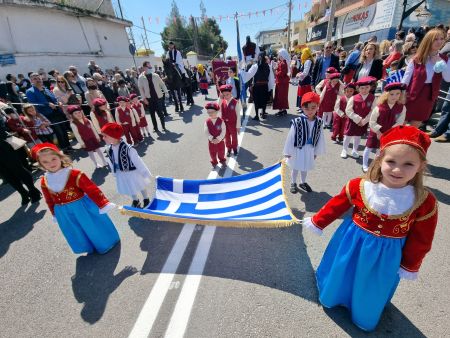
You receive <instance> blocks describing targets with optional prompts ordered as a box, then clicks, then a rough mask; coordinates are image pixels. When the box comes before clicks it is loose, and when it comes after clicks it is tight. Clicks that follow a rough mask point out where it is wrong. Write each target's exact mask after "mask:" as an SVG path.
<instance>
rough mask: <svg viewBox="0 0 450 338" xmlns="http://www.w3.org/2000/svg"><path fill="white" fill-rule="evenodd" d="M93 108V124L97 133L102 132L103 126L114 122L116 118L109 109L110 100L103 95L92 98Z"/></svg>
mask: <svg viewBox="0 0 450 338" xmlns="http://www.w3.org/2000/svg"><path fill="white" fill-rule="evenodd" d="M92 106H93V109H92V111H91V113H90V115H89V116H90V118H91V121H92V124H93V125H94V127H95V130H96V131H97V133H100V130H102V128H103V126H104V125H105V124H107V123H109V122H114V119H113V117H112V115H111V112H110V111H109V107H108V102H106V100H105V99H104V98H103V97H97V98H95V99H93V100H92Z"/></svg>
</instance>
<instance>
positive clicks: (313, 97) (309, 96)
mask: <svg viewBox="0 0 450 338" xmlns="http://www.w3.org/2000/svg"><path fill="white" fill-rule="evenodd" d="M309 102H314V103H317V104H319V103H320V96H319V95H317V94H316V93H314V92H309V93H306V94H305V95H303V96H302V106H303V105H305V104H307V103H309Z"/></svg>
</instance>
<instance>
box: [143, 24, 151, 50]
mask: <svg viewBox="0 0 450 338" xmlns="http://www.w3.org/2000/svg"><path fill="white" fill-rule="evenodd" d="M141 20H142V27H143V28H144V36H145V41H146V42H147V46H146V47H145V48H146V49H148V50H150V43H149V42H148V37H147V28H145V22H144V17H143V16H141Z"/></svg>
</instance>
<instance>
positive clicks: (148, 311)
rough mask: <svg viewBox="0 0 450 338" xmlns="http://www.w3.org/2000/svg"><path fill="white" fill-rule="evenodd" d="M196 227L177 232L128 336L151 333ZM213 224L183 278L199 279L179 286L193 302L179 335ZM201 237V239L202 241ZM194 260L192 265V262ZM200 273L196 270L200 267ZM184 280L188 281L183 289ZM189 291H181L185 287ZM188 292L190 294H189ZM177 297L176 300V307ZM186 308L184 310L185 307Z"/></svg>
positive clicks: (213, 175) (230, 165) (228, 173)
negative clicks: (186, 274)
mask: <svg viewBox="0 0 450 338" xmlns="http://www.w3.org/2000/svg"><path fill="white" fill-rule="evenodd" d="M252 108H253V105H248V109H247V114H246V115H245V120H244V122H243V123H242V126H241V129H240V132H239V136H238V144H239V148H240V145H241V143H242V138H243V137H244V133H245V127H246V126H247V121H248V116H249V115H250V112H251V109H252ZM235 165H236V159H235V158H234V157H231V158H230V159H229V160H228V168H227V169H226V171H225V174H224V177H229V176H231V174H232V173H233V168H234V166H235ZM217 176H218V172H217V171H211V172H210V173H209V175H208V179H213V178H216V177H217ZM195 228H196V226H195V224H189V223H186V224H184V226H183V228H182V230H181V232H180V235H179V236H178V238H177V240H176V242H175V245H174V246H173V248H172V250H171V251H170V254H169V257H167V260H166V263H165V264H164V266H163V268H162V270H161V273H160V274H159V276H158V279H157V280H156V283H155V285H154V286H153V288H152V291H151V292H150V295H149V296H148V298H147V300H146V301H145V303H144V306H143V307H142V310H141V312H140V313H139V316H138V318H137V320H136V323H135V324H134V326H133V329H132V330H131V333H130V335H129V338H146V337H148V335H149V334H150V331H151V330H152V328H153V325H154V323H155V320H156V317H157V316H158V313H159V310H160V309H161V306H162V304H163V302H164V298H165V297H166V295H167V292H168V291H169V289H171V288H173V287H174V284H173V279H174V277H175V273H176V271H177V269H178V266H179V264H180V262H181V259H182V258H183V255H184V252H185V251H186V247H187V245H188V243H189V241H190V239H191V236H192V233H193V231H194V229H195ZM215 229H216V227H214V226H212V227H205V230H204V231H203V233H202V236H201V237H200V242H201V245H200V243H199V245H198V247H197V250H196V252H195V255H194V258H193V261H192V263H191V266H190V268H189V272H188V276H187V278H186V281H187V280H188V278H189V277H192V276H191V271H194V274H197V275H198V276H193V277H197V278H198V281H197V282H196V281H195V278H194V279H189V283H186V282H185V283H184V284H183V288H182V289H181V294H180V298H181V296H182V295H183V299H188V298H192V304H191V306H190V307H189V312H187V313H186V314H185V316H187V318H186V319H183V320H184V322H185V323H186V324H185V325H184V329H183V332H182V334H181V336H182V335H183V334H184V331H185V329H186V326H187V322H188V320H189V316H190V313H191V310H192V305H193V301H194V299H195V296H196V294H197V291H198V285H199V284H200V279H201V273H202V272H203V269H204V267H205V263H206V258H207V257H208V253H209V249H210V247H211V243H212V240H213V237H214V232H215ZM202 240H203V241H202ZM194 262H195V265H194ZM200 270H201V272H199V273H197V272H195V271H200ZM186 284H187V285H188V286H187V288H186V289H185V286H186ZM188 289H189V291H184V290H188ZM188 295H190V296H189V297H188ZM178 303H179V301H177V305H176V308H177V307H178V306H179V305H178ZM186 309H187V308H185V309H184V310H186ZM173 317H174V316H173V315H172V318H171V323H169V328H170V327H171V326H173V324H172V319H173Z"/></svg>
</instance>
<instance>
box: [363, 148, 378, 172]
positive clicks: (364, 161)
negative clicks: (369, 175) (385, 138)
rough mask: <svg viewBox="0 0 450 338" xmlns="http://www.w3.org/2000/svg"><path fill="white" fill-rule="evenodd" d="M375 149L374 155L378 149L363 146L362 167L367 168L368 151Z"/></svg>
mask: <svg viewBox="0 0 450 338" xmlns="http://www.w3.org/2000/svg"><path fill="white" fill-rule="evenodd" d="M374 150H376V155H378V154H379V152H380V150H379V149H375V148H367V147H366V148H365V149H364V152H363V167H366V168H368V167H369V156H370V153H371V152H373V151H374Z"/></svg>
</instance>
